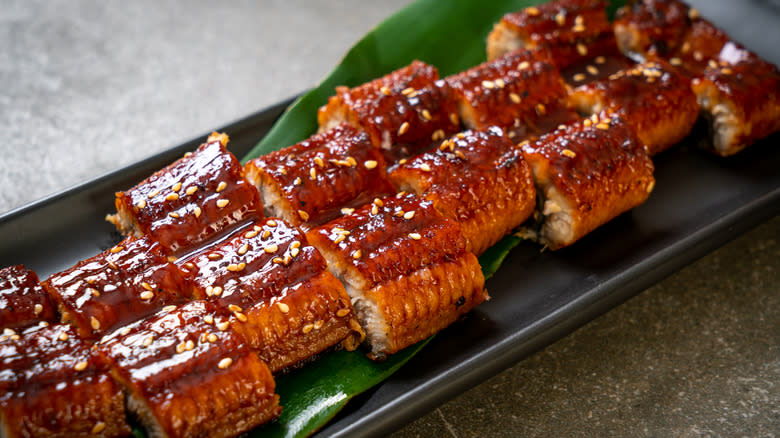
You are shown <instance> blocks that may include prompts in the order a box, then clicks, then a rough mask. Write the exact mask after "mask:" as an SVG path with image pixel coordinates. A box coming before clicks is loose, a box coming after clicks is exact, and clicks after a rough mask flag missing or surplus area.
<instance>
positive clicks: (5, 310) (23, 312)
mask: <svg viewBox="0 0 780 438" xmlns="http://www.w3.org/2000/svg"><path fill="white" fill-rule="evenodd" d="M56 320H57V312H56V310H55V308H54V306H53V305H52V303H51V300H50V299H49V294H47V293H46V290H44V289H43V287H42V286H41V283H40V282H39V281H38V275H37V274H36V273H35V272H33V271H31V270H29V269H27V268H25V267H24V266H22V265H16V266H9V267H7V268H3V269H0V329H4V328H9V329H21V328H25V327H29V326H31V325H33V324H36V323H38V322H39V321H47V322H54V321H56Z"/></svg>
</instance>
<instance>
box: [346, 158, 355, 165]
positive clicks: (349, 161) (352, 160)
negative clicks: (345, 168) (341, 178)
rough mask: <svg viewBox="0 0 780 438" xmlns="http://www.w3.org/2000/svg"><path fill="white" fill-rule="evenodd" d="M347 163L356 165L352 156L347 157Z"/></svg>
mask: <svg viewBox="0 0 780 438" xmlns="http://www.w3.org/2000/svg"><path fill="white" fill-rule="evenodd" d="M347 163H349V165H350V166H352V167H355V166H357V160H355V159H354V158H352V157H347Z"/></svg>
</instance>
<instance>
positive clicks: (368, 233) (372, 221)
mask: <svg viewBox="0 0 780 438" xmlns="http://www.w3.org/2000/svg"><path fill="white" fill-rule="evenodd" d="M380 205H381V206H380ZM410 212H414V215H413V216H412V217H411V218H405V217H404V213H410ZM415 233H416V234H418V235H419V237H420V238H419V239H414V238H413V237H411V235H414V234H415ZM306 236H307V238H308V239H309V241H310V242H311V243H312V244H313V245H314V246H316V247H317V248H318V249H320V250H321V251H323V252H324V251H328V252H329V253H334V254H339V257H340V258H342V259H343V262H344V263H346V264H348V265H350V266H352V267H353V268H354V269H356V270H357V272H359V273H360V275H361V276H362V277H363V278H364V279H365V284H364V286H365V287H366V288H370V287H373V286H374V285H376V284H377V283H381V282H383V281H387V280H389V279H394V278H397V277H398V276H404V275H408V274H410V273H412V272H414V271H415V270H417V269H419V268H421V267H423V266H427V265H431V264H435V263H439V262H441V261H442V260H450V259H454V258H456V257H458V256H460V255H461V253H462V252H464V251H465V240H464V239H463V235H462V234H461V233H460V229H459V227H458V225H457V223H455V222H454V221H452V220H450V219H447V218H445V217H443V216H442V215H441V214H440V213H438V212H437V211H436V209H435V208H434V207H433V203H432V202H431V201H427V200H423V199H421V198H419V197H418V196H416V195H412V194H405V193H399V194H398V195H396V196H393V197H388V198H383V199H381V200H377V201H375V203H371V204H368V205H365V206H363V207H361V208H359V209H357V210H355V211H354V212H353V213H352V214H349V215H344V216H342V217H340V218H338V219H335V220H333V221H331V222H328V223H327V224H325V225H322V226H320V227H317V228H315V229H313V230H311V231H309V232H308V233H307V234H306ZM341 236H344V237H343V238H342V237H341Z"/></svg>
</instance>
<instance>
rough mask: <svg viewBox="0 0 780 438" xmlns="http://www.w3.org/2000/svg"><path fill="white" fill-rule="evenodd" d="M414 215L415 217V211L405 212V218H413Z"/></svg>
mask: <svg viewBox="0 0 780 438" xmlns="http://www.w3.org/2000/svg"><path fill="white" fill-rule="evenodd" d="M413 217H414V212H413V211H407V212H406V213H404V219H411V218H413Z"/></svg>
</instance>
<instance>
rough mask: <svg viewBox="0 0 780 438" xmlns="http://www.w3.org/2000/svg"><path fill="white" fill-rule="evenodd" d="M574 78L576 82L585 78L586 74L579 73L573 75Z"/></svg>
mask: <svg viewBox="0 0 780 438" xmlns="http://www.w3.org/2000/svg"><path fill="white" fill-rule="evenodd" d="M572 79H574V81H576V82H582V81H584V80H585V75H584V74H583V73H577V74H576V75H574V76H572Z"/></svg>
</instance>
